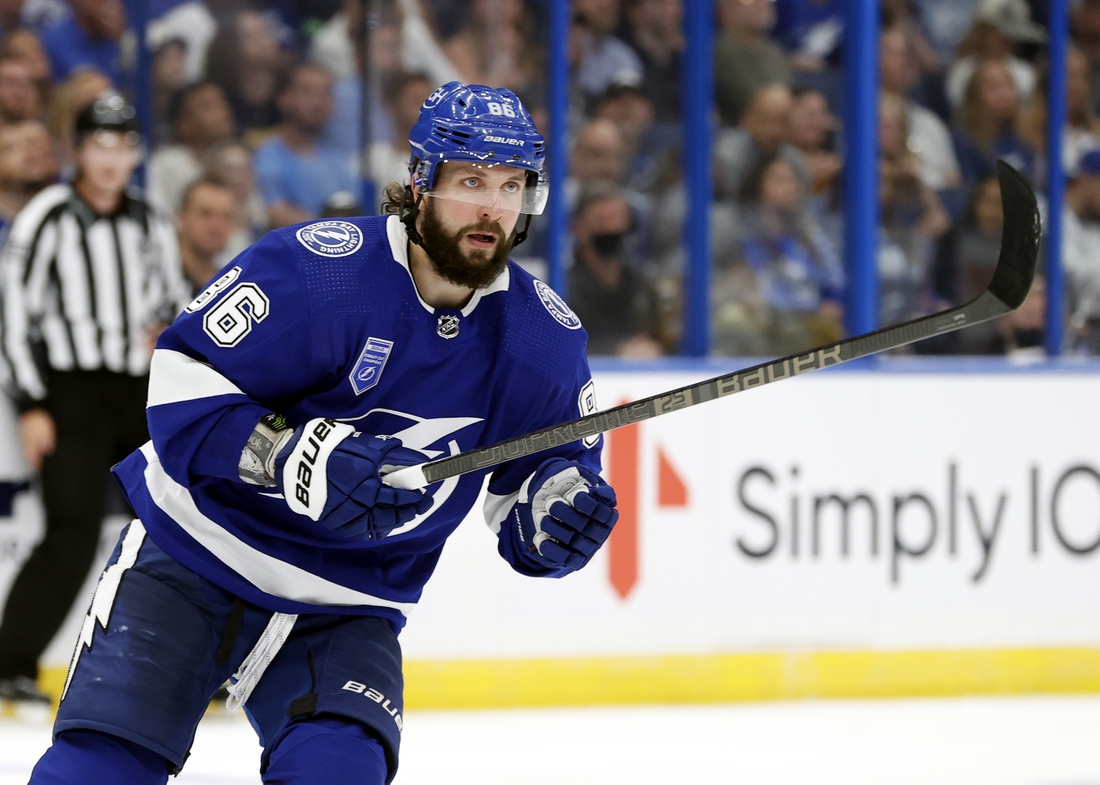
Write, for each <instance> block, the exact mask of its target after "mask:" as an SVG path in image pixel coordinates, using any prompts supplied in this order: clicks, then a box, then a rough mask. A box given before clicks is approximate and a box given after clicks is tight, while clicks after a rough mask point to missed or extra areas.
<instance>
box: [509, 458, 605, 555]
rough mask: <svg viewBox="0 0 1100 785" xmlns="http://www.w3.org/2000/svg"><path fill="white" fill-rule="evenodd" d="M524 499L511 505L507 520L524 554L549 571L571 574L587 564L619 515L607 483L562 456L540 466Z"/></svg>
mask: <svg viewBox="0 0 1100 785" xmlns="http://www.w3.org/2000/svg"><path fill="white" fill-rule="evenodd" d="M528 498H529V499H530V501H529V502H520V503H517V504H516V505H515V507H514V508H513V515H512V516H511V520H512V521H513V524H514V525H515V526H517V532H516V534H517V535H518V537H519V540H520V542H521V547H522V549H523V551H524V553H526V554H527V555H528V556H529V557H530V558H531V559H532V560H533V561H535V562H536V563H538V564H540V565H542V566H544V567H548V568H550V569H553V570H562V569H564V571H566V572H573V571H575V570H579V569H580V568H581V567H583V566H584V565H586V564H588V562H589V560H590V559H591V558H592V556H593V555H594V554H595V553H596V551H597V550H599V548H600V546H601V545H603V543H604V541H605V540H607V537H608V535H610V534H611V529H612V527H613V526H614V525H615V522H616V521H617V520H618V519H619V512H618V510H616V509H615V491H614V490H613V489H612V488H611V486H610V485H608V484H607V483H605V482H604V481H603V480H602V479H600V477H599V475H597V474H595V473H594V472H592V471H590V470H588V469H587V468H585V467H584V466H581V465H580V464H577V463H573V462H572V461H567V460H565V459H563V458H552V459H550V460H548V461H546V462H545V463H543V464H542V465H541V466H540V467H539V468H538V470H537V471H536V472H535V474H534V476H533V477H532V478H531V481H530V483H529V484H528Z"/></svg>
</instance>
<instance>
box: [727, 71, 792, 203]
mask: <svg viewBox="0 0 1100 785" xmlns="http://www.w3.org/2000/svg"><path fill="white" fill-rule="evenodd" d="M793 100H794V99H793V98H792V96H791V91H790V90H788V89H787V88H786V87H783V86H782V85H769V86H768V87H764V88H762V89H761V90H760V91H759V92H757V93H756V95H755V96H753V99H752V102H751V103H750V104H749V107H748V109H746V110H745V112H744V114H743V115H742V117H741V125H740V126H739V127H737V128H725V129H719V131H718V133H717V134H716V136H715V142H714V158H715V196H716V197H717V198H720V199H722V198H724V199H736V198H737V194H738V193H739V192H740V191H741V185H742V183H743V182H744V179H745V175H746V173H747V172H748V171H749V170H750V169H752V168H753V167H754V166H755V165H756V164H757V163H759V162H760V161H762V160H764V159H766V158H771V157H772V156H775V155H780V156H782V157H784V158H786V159H787V161H788V162H789V163H790V164H791V166H792V167H793V168H794V171H795V172H796V173H797V175H798V177H799V179H800V180H802V182H803V183H804V184H809V182H810V175H809V169H808V167H807V166H806V161H805V159H804V158H803V157H802V153H801V152H800V151H799V150H798V148H797V147H795V146H794V145H791V144H789V143H788V142H787V138H788V137H789V135H790V122H791V107H792V104H793Z"/></svg>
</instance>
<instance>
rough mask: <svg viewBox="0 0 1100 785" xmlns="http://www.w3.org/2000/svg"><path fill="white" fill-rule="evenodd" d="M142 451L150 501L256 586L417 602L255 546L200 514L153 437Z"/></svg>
mask: <svg viewBox="0 0 1100 785" xmlns="http://www.w3.org/2000/svg"><path fill="white" fill-rule="evenodd" d="M141 452H142V454H143V455H144V456H145V460H146V461H148V465H147V466H146V467H145V484H146V487H147V488H148V489H149V495H150V496H151V497H152V499H153V503H154V504H156V505H157V507H159V508H160V509H161V510H163V511H164V512H165V513H166V514H167V515H168V516H169V517H171V518H172V520H174V521H175V522H176V523H177V524H179V526H180V528H181V529H183V531H185V532H186V533H187V534H188V535H190V536H191V537H192V538H194V540H195V541H196V542H197V543H198V544H199V545H201V546H202V547H203V548H205V549H206V550H207V551H209V552H210V553H211V554H212V555H213V556H215V557H216V558H217V559H218V560H219V561H221V562H222V564H224V565H225V566H226V567H228V568H229V569H231V570H233V571H234V572H235V573H237V574H238V575H239V576H241V577H242V578H244V579H245V580H246V581H248V582H249V583H251V584H252V585H253V586H255V587H256V588H257V589H259V590H260V591H262V592H265V593H266V594H270V595H272V596H273V597H281V598H283V599H286V600H293V601H295V602H304V603H309V604H311V605H330V606H333V605H335V606H339V605H346V606H354V605H373V606H376V607H380V608H393V609H394V610H397V611H400V612H401V613H402V614H403V615H405V616H408V615H409V612H410V611H412V609H413V608H414V607H416V604H415V603H409V602H394V601H393V600H387V599H384V598H382V597H375V596H373V595H370V594H366V593H364V592H360V591H356V590H355V589H350V588H348V587H347V586H341V585H340V584H338V583H333V582H332V581H329V580H325V579H324V578H322V577H321V576H319V575H314V574H313V573H311V572H307V571H306V570H303V569H302V568H301V567H295V566H294V565H293V564H289V563H287V562H284V561H282V560H280V559H276V558H275V557H274V556H271V555H269V554H266V553H264V552H263V551H259V550H256V549H255V548H253V547H252V546H251V545H248V544H247V543H245V542H242V541H241V540H239V539H237V538H236V537H234V536H233V535H232V534H231V533H230V532H228V531H227V530H226V529H224V528H222V527H221V526H220V525H219V524H217V523H215V522H214V521H212V520H210V519H209V518H207V517H206V516H205V515H203V513H202V512H201V511H200V510H199V508H198V507H197V506H196V505H195V500H194V499H192V498H191V494H190V493H189V492H188V490H187V489H186V488H185V487H183V486H182V485H180V484H179V483H178V482H176V481H175V480H173V479H172V478H171V477H169V476H168V473H167V472H165V471H164V469H163V467H162V466H161V465H160V459H159V458H158V457H157V453H156V450H154V449H153V443H152V442H146V443H145V445H144V446H143V447H142V448H141Z"/></svg>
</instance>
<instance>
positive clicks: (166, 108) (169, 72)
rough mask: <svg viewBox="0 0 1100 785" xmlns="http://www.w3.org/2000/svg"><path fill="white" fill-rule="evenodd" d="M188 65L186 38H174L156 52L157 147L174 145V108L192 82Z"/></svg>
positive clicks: (154, 133) (154, 143)
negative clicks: (188, 77) (181, 94)
mask: <svg viewBox="0 0 1100 785" xmlns="http://www.w3.org/2000/svg"><path fill="white" fill-rule="evenodd" d="M186 62H187V44H185V43H184V42H183V40H182V39H179V38H171V39H169V40H167V41H165V42H164V43H162V44H161V45H160V46H158V47H157V48H156V49H155V50H153V123H154V128H153V140H154V141H153V146H154V147H160V146H161V145H165V144H171V142H172V136H173V128H172V123H173V117H172V107H173V105H174V104H175V103H176V100H177V97H178V96H179V93H180V91H181V90H183V88H184V87H186V86H187V83H188V79H187V77H186V75H185V73H184V66H185V64H186Z"/></svg>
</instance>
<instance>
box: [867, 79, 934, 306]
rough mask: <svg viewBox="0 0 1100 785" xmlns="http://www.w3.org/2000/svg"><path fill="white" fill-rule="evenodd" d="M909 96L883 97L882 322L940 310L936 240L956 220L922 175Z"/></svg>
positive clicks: (878, 254)
mask: <svg viewBox="0 0 1100 785" xmlns="http://www.w3.org/2000/svg"><path fill="white" fill-rule="evenodd" d="M907 138H908V127H907V119H906V114H905V102H904V100H903V99H900V98H898V97H897V96H894V95H890V94H887V93H883V94H882V95H881V96H880V98H879V209H880V214H881V219H880V224H879V238H878V248H877V251H876V264H877V267H878V275H879V323H880V324H882V325H887V324H895V323H896V322H900V321H904V320H906V319H912V318H914V317H916V316H919V315H922V314H926V313H931V312H932V311H934V310H936V306H935V304H934V303H933V302H932V299H931V291H932V287H931V268H932V256H933V251H934V247H935V245H934V244H935V242H936V241H937V240H939V238H940V237H942V236H943V234H944V233H945V232H946V231H947V230H948V228H949V227H950V225H951V221H950V218H949V217H948V215H947V212H946V211H945V210H944V209H943V205H942V204H941V203H940V200H939V198H938V197H937V196H936V193H935V192H934V191H933V190H932V189H931V188H929V187H928V185H927V183H925V182H924V179H923V178H922V177H921V173H920V162H919V161H918V159H917V157H916V155H915V154H914V153H913V151H912V150H910V149H909V147H908V145H907V144H906V139H907Z"/></svg>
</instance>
